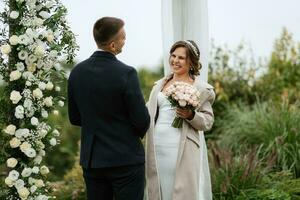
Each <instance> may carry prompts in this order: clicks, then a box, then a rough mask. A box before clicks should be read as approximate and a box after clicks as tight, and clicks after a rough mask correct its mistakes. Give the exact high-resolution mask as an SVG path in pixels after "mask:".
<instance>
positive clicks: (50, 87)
mask: <svg viewBox="0 0 300 200" xmlns="http://www.w3.org/2000/svg"><path fill="white" fill-rule="evenodd" d="M53 87H54V85H53V83H52V82H48V83H47V86H46V89H47V90H53Z"/></svg>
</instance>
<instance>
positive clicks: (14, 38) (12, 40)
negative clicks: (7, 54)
mask: <svg viewBox="0 0 300 200" xmlns="http://www.w3.org/2000/svg"><path fill="white" fill-rule="evenodd" d="M19 42H20V39H19V37H18V36H17V35H12V36H11V37H10V38H9V43H10V44H11V45H17V44H19Z"/></svg>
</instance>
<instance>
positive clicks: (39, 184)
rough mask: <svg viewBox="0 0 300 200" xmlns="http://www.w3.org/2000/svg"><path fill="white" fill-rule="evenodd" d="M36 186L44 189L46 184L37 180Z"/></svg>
mask: <svg viewBox="0 0 300 200" xmlns="http://www.w3.org/2000/svg"><path fill="white" fill-rule="evenodd" d="M34 184H35V185H36V187H38V188H41V187H44V186H45V184H44V181H43V180H42V179H37V180H36V181H35V183H34Z"/></svg>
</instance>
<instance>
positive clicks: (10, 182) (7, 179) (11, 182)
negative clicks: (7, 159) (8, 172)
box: [4, 177, 14, 187]
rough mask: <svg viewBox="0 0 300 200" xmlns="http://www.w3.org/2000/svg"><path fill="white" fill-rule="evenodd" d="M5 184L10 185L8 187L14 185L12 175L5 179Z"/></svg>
mask: <svg viewBox="0 0 300 200" xmlns="http://www.w3.org/2000/svg"><path fill="white" fill-rule="evenodd" d="M4 182H5V184H6V185H8V187H12V186H14V181H13V180H11V178H10V177H6V178H5V180H4Z"/></svg>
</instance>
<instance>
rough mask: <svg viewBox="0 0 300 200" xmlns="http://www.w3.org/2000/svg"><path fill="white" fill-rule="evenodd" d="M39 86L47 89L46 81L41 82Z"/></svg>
mask: <svg viewBox="0 0 300 200" xmlns="http://www.w3.org/2000/svg"><path fill="white" fill-rule="evenodd" d="M39 88H40V89H41V90H45V89H46V83H44V82H40V83H39Z"/></svg>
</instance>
